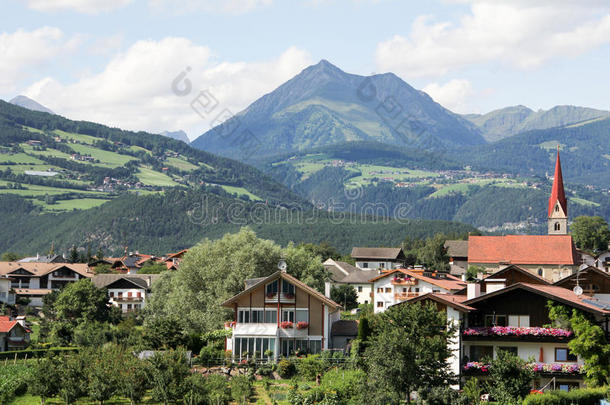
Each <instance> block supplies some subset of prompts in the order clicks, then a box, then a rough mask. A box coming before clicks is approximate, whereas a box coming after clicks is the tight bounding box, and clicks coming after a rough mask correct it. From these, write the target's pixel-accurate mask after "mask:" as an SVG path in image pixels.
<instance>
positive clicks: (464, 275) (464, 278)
mask: <svg viewBox="0 0 610 405" xmlns="http://www.w3.org/2000/svg"><path fill="white" fill-rule="evenodd" d="M462 281H464V282H465V281H466V273H464V274H462Z"/></svg>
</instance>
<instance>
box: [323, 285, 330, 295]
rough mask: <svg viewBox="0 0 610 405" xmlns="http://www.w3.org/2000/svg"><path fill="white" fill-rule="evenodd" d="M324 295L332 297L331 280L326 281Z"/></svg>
mask: <svg viewBox="0 0 610 405" xmlns="http://www.w3.org/2000/svg"><path fill="white" fill-rule="evenodd" d="M324 295H325V296H326V298H330V282H329V281H327V282H325V283H324Z"/></svg>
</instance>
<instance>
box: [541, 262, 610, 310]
mask: <svg viewBox="0 0 610 405" xmlns="http://www.w3.org/2000/svg"><path fill="white" fill-rule="evenodd" d="M553 285H556V286H558V287H563V288H567V289H568V290H574V288H575V287H576V286H579V287H580V288H582V292H583V294H585V295H590V296H592V297H594V298H597V299H599V300H601V301H606V302H608V303H610V273H606V272H605V271H604V270H600V269H599V268H597V267H593V266H589V267H586V268H584V269H582V270H579V271H577V272H576V273H574V274H572V275H571V276H568V277H565V278H562V279H561V280H559V281H557V282H555V283H554V284H553Z"/></svg>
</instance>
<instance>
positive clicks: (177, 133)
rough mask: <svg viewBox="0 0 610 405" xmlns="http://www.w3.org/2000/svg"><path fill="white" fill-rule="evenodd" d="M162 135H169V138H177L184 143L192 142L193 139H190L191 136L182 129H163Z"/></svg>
mask: <svg viewBox="0 0 610 405" xmlns="http://www.w3.org/2000/svg"><path fill="white" fill-rule="evenodd" d="M161 135H163V136H167V137H169V138H173V139H177V140H179V141H182V142H184V143H191V141H190V140H189V137H188V136H186V132H184V131H182V130H180V131H163V132H161Z"/></svg>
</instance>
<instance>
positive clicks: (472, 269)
mask: <svg viewBox="0 0 610 405" xmlns="http://www.w3.org/2000/svg"><path fill="white" fill-rule="evenodd" d="M484 271H485V268H483V267H482V266H475V265H471V266H468V270H466V280H468V281H474V280H476V279H477V277H478V276H479V273H483V272H484Z"/></svg>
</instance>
